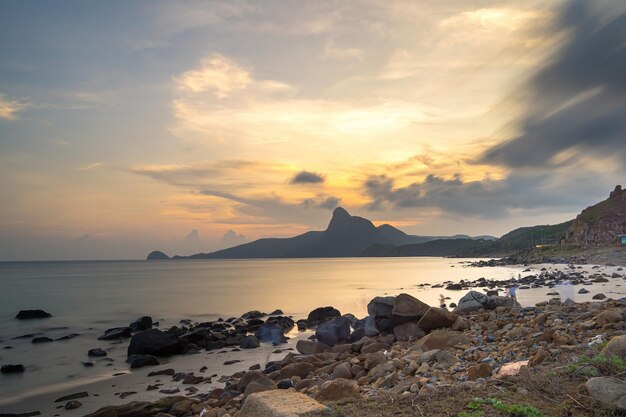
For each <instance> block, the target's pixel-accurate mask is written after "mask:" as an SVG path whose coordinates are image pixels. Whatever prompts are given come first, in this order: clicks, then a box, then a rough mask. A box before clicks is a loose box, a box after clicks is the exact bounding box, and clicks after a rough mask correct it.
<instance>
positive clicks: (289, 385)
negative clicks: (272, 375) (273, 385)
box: [277, 379, 293, 389]
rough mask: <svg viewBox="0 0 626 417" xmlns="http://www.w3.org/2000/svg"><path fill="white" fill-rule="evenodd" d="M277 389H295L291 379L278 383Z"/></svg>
mask: <svg viewBox="0 0 626 417" xmlns="http://www.w3.org/2000/svg"><path fill="white" fill-rule="evenodd" d="M277 387H278V389H289V388H293V382H291V380H290V379H283V380H282V381H279V382H278V384H277Z"/></svg>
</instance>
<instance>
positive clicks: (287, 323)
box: [265, 316, 296, 333]
mask: <svg viewBox="0 0 626 417" xmlns="http://www.w3.org/2000/svg"><path fill="white" fill-rule="evenodd" d="M265 322H266V323H272V324H278V325H279V326H280V327H282V329H283V332H286V333H288V332H290V331H291V329H293V328H294V326H295V325H296V322H295V321H293V319H292V318H291V317H287V316H272V317H269V318H268V319H267V320H266V321H265Z"/></svg>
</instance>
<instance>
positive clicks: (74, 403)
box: [64, 400, 83, 410]
mask: <svg viewBox="0 0 626 417" xmlns="http://www.w3.org/2000/svg"><path fill="white" fill-rule="evenodd" d="M82 405H83V403H81V402H80V401H78V400H72V401H68V402H67V403H65V407H64V408H65V409H66V410H76V409H77V408H79V407H80V406H82Z"/></svg>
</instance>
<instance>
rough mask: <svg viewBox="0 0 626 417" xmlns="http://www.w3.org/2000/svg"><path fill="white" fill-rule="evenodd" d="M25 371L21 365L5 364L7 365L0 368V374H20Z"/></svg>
mask: <svg viewBox="0 0 626 417" xmlns="http://www.w3.org/2000/svg"><path fill="white" fill-rule="evenodd" d="M25 370H26V368H24V365H22V364H21V363H20V364H17V365H13V364H7V365H2V368H0V373H3V374H21V373H22V372H24V371H25Z"/></svg>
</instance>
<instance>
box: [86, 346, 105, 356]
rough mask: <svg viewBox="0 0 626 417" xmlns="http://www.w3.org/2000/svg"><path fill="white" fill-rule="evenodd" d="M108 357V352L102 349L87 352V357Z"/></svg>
mask: <svg viewBox="0 0 626 417" xmlns="http://www.w3.org/2000/svg"><path fill="white" fill-rule="evenodd" d="M106 355H107V353H106V351H105V350H104V349H101V348H93V349H89V352H87V356H94V357H102V356H106Z"/></svg>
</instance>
